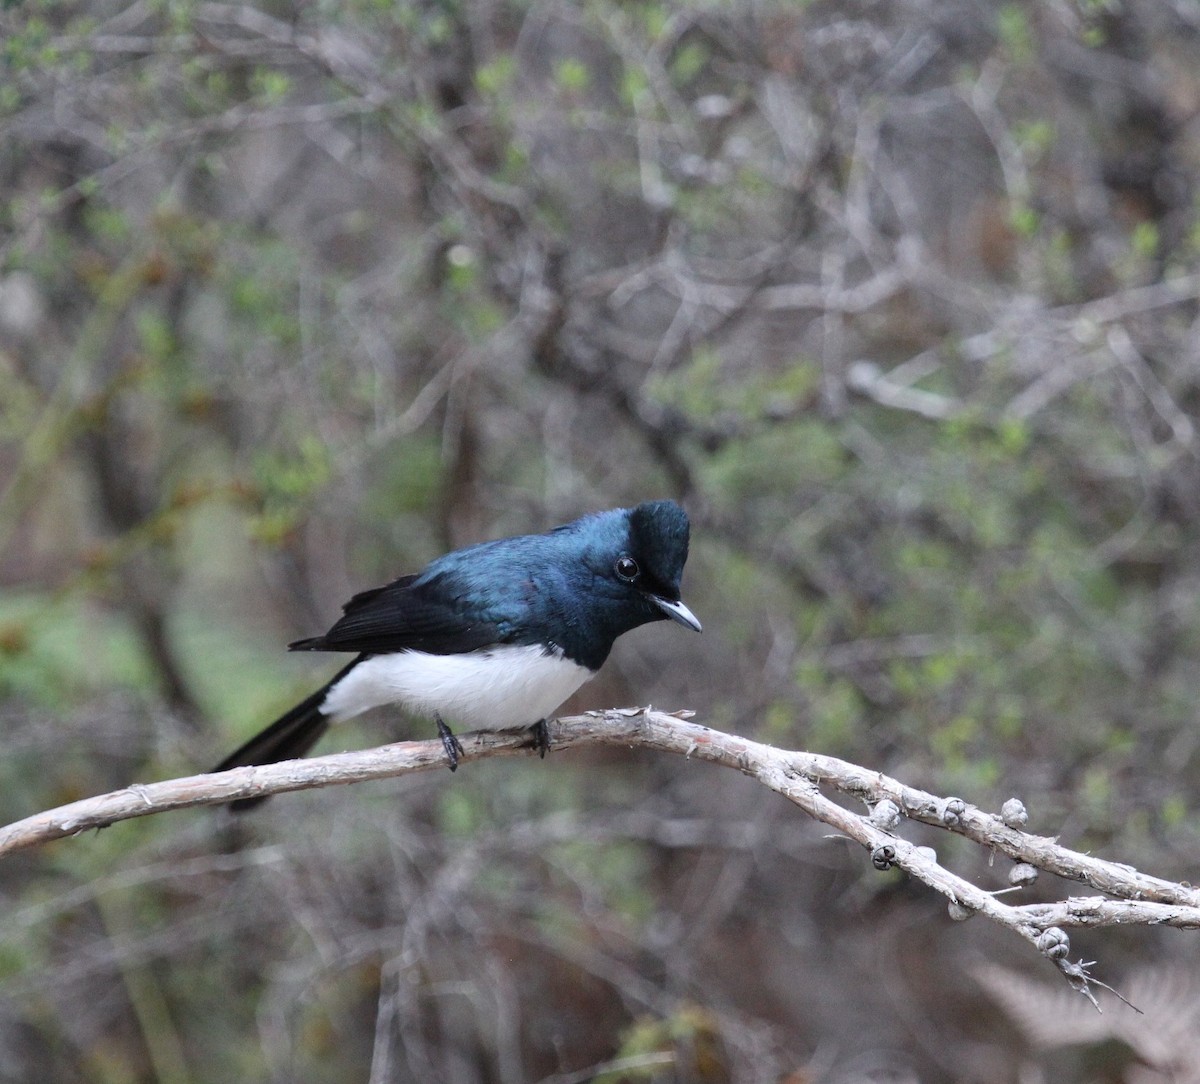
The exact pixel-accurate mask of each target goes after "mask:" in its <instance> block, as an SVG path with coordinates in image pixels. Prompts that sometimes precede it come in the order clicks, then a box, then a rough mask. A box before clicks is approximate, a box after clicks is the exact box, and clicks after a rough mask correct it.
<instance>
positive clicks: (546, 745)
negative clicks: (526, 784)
mask: <svg viewBox="0 0 1200 1084" xmlns="http://www.w3.org/2000/svg"><path fill="white" fill-rule="evenodd" d="M529 730H530V732H531V733H532V734H533V747H534V748H535V749H536V750H537V755H538V756H539V757H541V758H542V760H545V759H546V754H547V753H548V752H549V751H550V729H549V728H548V727H547V726H546V720H545V719H539V720H538V721H537V722H536V723H534V724H533V726H531V727H530V728H529Z"/></svg>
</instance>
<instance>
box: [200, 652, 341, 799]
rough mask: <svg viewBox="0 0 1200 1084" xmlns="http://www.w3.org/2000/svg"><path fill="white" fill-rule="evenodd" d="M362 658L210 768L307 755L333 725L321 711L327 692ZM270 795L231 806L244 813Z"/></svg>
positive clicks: (289, 758) (235, 766) (274, 761)
mask: <svg viewBox="0 0 1200 1084" xmlns="http://www.w3.org/2000/svg"><path fill="white" fill-rule="evenodd" d="M358 662H359V659H355V660H354V662H352V663H350V665H349V666H346V667H344V668H343V669H342V670H340V671H338V673H337V674H335V675H334V676H333V677H332V678H330V680H329V681H327V682H326V683H325V684H324V685H322V686H321V687H320V688H319V689H318V690H317V691H316V692H315V693H313V694H312V696H310V697H308V698H307V699H304V700H301V701H300V703H299V704H297V705H296V706H295V707H294V708H292V709H291V710H290V711H287V712H284V714H283V715H281V716H280V717H279V718H278V719H276V720H275V722H273V723H272V724H271V725H270V726H268V727H267V728H266V729H264V730H260V731H259V732H258V733H257V734H255V735H254V737H253V738H251V739H250V740H249V741H248V742H246V743H245V744H244V745H242V746H239V747H238V748H237V749H235V750H234V751H233V752H232V753H230V754H229V756H227V757H226V758H225V759H224V760H223V761H221V763H220V764H218V765H217V766H216V767H215V768H210V769H209V770H210V771H213V772H223V771H226V770H227V769H229V768H240V767H243V766H244V765H247V764H276V763H278V762H279V761H281V760H296V759H298V758H299V757H302V756H304V755H305V754H306V753H307V752H308V751H309V750H310V749H311V748H312V747H313V746H314V745H316V744H317V742H318V741H320V740H321V738H322V736H323V735H324V733H325V731H326V730H327V729H328V728H329V716H328V715H325V714H324V713H323V712H322V711H321V705H322V704H323V703H324V702H325V697H326V695H327V694H328V692H329V690H330V689H331V688H333V686H334V685H336V684H337V683H338V682H339V681H341V679H342V678H344V677H345V676H346V675H347V674H348V673H349V672H350V670H351V669H352V668H353V667H354V666H355V665H356V664H357V663H358ZM269 797H270V795H263V796H262V797H261V798H239V799H238V800H237V801H236V802H230V803H229V808H230V809H232V810H233V811H234V812H235V813H244V812H245V811H246V810H248V809H253V808H254V807H255V806H258V805H262V803H263V802H265V801H266V800H267V798H269Z"/></svg>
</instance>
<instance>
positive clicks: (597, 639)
mask: <svg viewBox="0 0 1200 1084" xmlns="http://www.w3.org/2000/svg"><path fill="white" fill-rule="evenodd" d="M690 530H691V527H690V523H689V520H688V516H687V513H686V512H685V511H684V509H683V508H682V506H680V505H679V504H678V503H676V502H675V501H672V500H656V501H646V502H643V503H641V504H639V505H637V506H636V507H633V508H614V509H609V510H607V511H603V512H594V513H591V514H590V515H585V516H583V517H581V518H579V519H576V520H573V521H572V522H570V523H565V524H563V525H562V526H561V527H555V528H554V529H552V530H549V531H546V532H544V533H542V534H528V535H519V536H516V537H512V538H501V539H497V540H495V541H491V542H482V543H479V544H477V545H473V546H468V547H466V548H464V549H459V550H454V551H453V552H451V553H447V554H445V555H443V556H441V557H438V558H436V559H435V560H433V561H431V562H430V563H429V564H428V565H426V566H425V568H424V569H422V570H421V571H420V572H418V573H415V574H413V575H408V576H401V577H400V578H399V579H396V580H393V581H392V582H391V583H388V584H385V585H384V586H382V587H375V588H372V589H370V590H368V591H362V592H360V593H359V594H356V595H354V596H353V597H352V598H351V599H350V601H349V602H347V603H346V604H345V605H344V606H343V607H342V616H341V617H340V618H339V619H338V620H337V621H336V622H335V623H334V625H333V626H332V627H331V628H330V629H329V631H328V632H326V633H325V634H324V635H323V636H313V637H308V638H306V639H303V640H296V641H295V642H293V643H291V644H289V645H288V648H289V650H291V651H331V652H348V653H352V654H353V655H354V659H353V660H352V661H351V662H350V663H348V664H347V665H346V666H344V667H342V669H341V670H339V671H338V672H337V673H336V674H335V675H334V676H333V677H332V678H331V679H330V680H329V681H328V682H326V683H325V684H324V685H322V686H321V688H319V689H318V690H317V691H316V692H314V693H313V694H312V695H311V696H309V697H307V698H305V699H304V700H302V701H301V702H300V703H298V704H297V705H296V706H295V707H293V708H292V709H291V710H290V711H287V712H285V713H284V714H283V715H281V716H280V717H279V718H278V719H276V720H275V722H273V723H271V724H270V726H268V727H266V728H265V729H264V730H262V731H261V732H260V733H258V734H256V735H255V736H254V737H252V738H251V739H250V740H249V741H247V742H246V743H245V744H244V745H242V746H240V747H239V748H238V749H236V750H235V751H234V752H233V753H231V754H230V755H229V756H227V757H226V758H225V759H224V760H223V761H221V763H220V764H218V765H217V766H216V767H215V768H213V769H211V770H212V771H214V772H220V771H225V770H227V769H230V768H236V767H240V766H244V765H254V764H257V765H261V764H274V763H276V762H277V761H281V760H292V759H295V758H298V757H303V756H304V755H306V754H307V753H308V752H309V751H310V750H311V749H312V747H313V746H314V745H316V743H317V742H318V741H319V740H320V739H321V737H322V736H323V735H324V733H325V731H326V730H327V729H328V727H329V725H330V724H331V723H334V722H341V721H343V720H346V719H350V718H353V717H354V716H356V715H360V714H361V713H363V712H365V711H368V710H369V709H371V708H376V707H382V706H384V705H391V704H396V705H399V706H401V707H402V708H403V709H405V710H406V711H407V712H408V713H409V714H412V715H417V716H421V715H424V716H432V719H433V722H434V723H435V725H436V726H437V732H438V736H439V737H440V738H441V741H442V747H443V749H444V750H445V753H446V759H447V762H448V766H449V768H450V770H451V771H454V770H455V769H456V768H457V767H458V758H459V756H461V755H462V746H461V744H460V743H459V741H458V738H456V737H455V736H454V732H453V731H452V730H451V729H450V726H449V723H448V722H447V720H449V721H451V722H453V723H454V724H455V725H456V726H460V725H461V726H466V727H467V728H468V729H471V730H514V729H518V728H525V727H528V728H530V729H531V735H532V740H533V744H534V747H535V748H536V749H537V751H538V752H539V754H540V755H541V756H542V757H544V756H545V755H546V751H547V749H548V747H549V736H548V733H547V729H546V719H547V718H548V717H549V716H550V715H551V713H552V712H553V711H554V710H555V709H556V708H557V707H558V706H559V705H560V704H562V703H563V701H564V700H566V699H567V697H569V696H570V695H571V694H572V693H574V692H575V691H576V690H577V689H578V688H579V687H580V686H581V685H583V683H584V682H586V681H588V680H589V679H590V678H592V677H593V676H594V675H595V674H596V672H597V671H598V670H599V669H600V667H601V666H602V665H603V664H604V661H605V659H607V658H608V655H609V652H610V651H611V650H612V646H613V643H614V642H615V641H616V639H617V638H618V637H619V636H621V635H622V634H623V633H626V632H629V631H630V630H632V629H635V628H637V627H639V626H640V625H645V624H648V623H649V622H652V621H665V620H671V621H675V622H677V623H678V624H680V625H683V626H684V627H685V628H688V629H693V630H694V631H696V632H700V631H701V624H700V621H699V620H698V619H697V618H696V616H695V614H693V613H692V611H691V610H690V609H688V607H687V606H686V605H684V603H683V600H682V598H681V597H680V580H681V578H682V575H683V566H684V564H685V563H686V561H687V555H688V541H689V536H690ZM265 799H266V796H259V797H254V798H242V799H238V800H236V801H234V802H231V803H230V807H231V808H232V809H234V810H235V811H238V812H241V811H245V810H247V809H251V808H253V807H254V806H257V805H259V804H260V803H261V802H263V801H265Z"/></svg>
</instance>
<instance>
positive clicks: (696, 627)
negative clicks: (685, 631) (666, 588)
mask: <svg viewBox="0 0 1200 1084" xmlns="http://www.w3.org/2000/svg"><path fill="white" fill-rule="evenodd" d="M650 601H651V602H653V603H654V605H655V606H657V607H658V608H659V609H660V610H662V612H663V613H665V614H666V615H667V616H668V617H669V618H670V619H671V620H672V621H678V622H679V623H680V624H681V625H683V626H684V627H686V628H689V629H692V630H693V631H694V632H702V631H703V629H702V628H701V625H700V622H699V621H697V620H696V615H695V614H694V613H692V611H691V610H689V609H688V608H687V607H686V606H685V605H684V604H683V603H682V602H672V601H671V600H670V599H669V598H663V597H662V596H661V595H651V596H650Z"/></svg>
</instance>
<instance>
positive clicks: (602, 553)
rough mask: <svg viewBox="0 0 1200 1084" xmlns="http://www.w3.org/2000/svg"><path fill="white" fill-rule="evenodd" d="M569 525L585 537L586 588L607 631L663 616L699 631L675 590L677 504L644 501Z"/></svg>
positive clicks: (681, 514) (683, 518)
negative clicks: (603, 619) (601, 615)
mask: <svg viewBox="0 0 1200 1084" xmlns="http://www.w3.org/2000/svg"><path fill="white" fill-rule="evenodd" d="M570 528H572V529H582V530H583V531H584V532H585V533H586V535H587V537H588V539H589V545H588V546H587V555H586V558H585V561H584V565H585V567H586V571H587V574H588V575H589V578H590V582H589V585H588V594H589V596H590V597H591V598H592V599H593V600H594V603H597V602H598V603H600V604H601V605H600V610H601V611H602V612H603V615H604V617H605V618H607V621H605V624H606V626H608V631H609V632H610V633H611V635H613V636H617V635H620V634H621V633H622V632H628V631H629V630H630V629H634V628H637V627H638V626H639V625H645V624H647V623H648V622H650V621H662V620H665V619H667V618H670V619H671V620H672V621H677V622H679V624H681V625H683V626H684V627H685V628H689V629H694V630H695V631H696V632H699V631H700V622H699V621H698V620H697V619H696V616H695V615H694V614H693V613H692V611H691V610H689V609H688V608H687V606H685V605H684V604H683V601H682V600H681V599H680V596H679V581H680V579H681V577H682V576H683V566H684V563H685V562H686V561H687V555H688V533H689V525H688V517H687V513H686V512H685V511H684V510H683V509H682V508H681V507H680V506H679V505H678V504H676V503H675V502H674V501H647V502H646V503H644V504H639V505H638V506H637V507H636V508H618V509H614V510H613V511H611V512H601V513H599V514H598V515H596V516H592V517H586V518H585V519H583V520H579V521H577V522H576V524H571V525H570Z"/></svg>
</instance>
